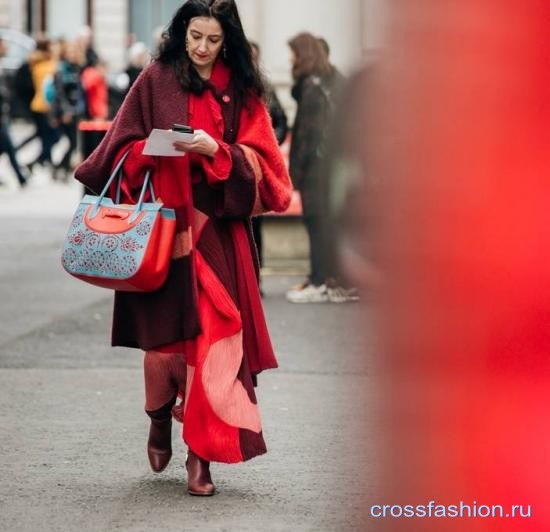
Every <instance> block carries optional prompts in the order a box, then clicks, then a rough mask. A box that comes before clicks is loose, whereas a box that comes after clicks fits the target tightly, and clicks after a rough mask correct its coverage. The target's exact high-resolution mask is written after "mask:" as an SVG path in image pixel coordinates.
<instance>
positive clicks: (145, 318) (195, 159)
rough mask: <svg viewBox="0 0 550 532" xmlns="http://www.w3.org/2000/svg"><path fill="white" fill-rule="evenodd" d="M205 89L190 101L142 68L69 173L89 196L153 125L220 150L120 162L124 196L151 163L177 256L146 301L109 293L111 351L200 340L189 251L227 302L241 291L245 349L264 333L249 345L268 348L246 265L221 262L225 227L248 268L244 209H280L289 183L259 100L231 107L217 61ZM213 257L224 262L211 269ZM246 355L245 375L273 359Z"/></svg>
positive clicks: (166, 70)
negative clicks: (188, 132)
mask: <svg viewBox="0 0 550 532" xmlns="http://www.w3.org/2000/svg"><path fill="white" fill-rule="evenodd" d="M211 82H212V84H213V85H214V87H213V88H212V90H211V91H210V90H207V91H206V92H205V93H204V94H203V95H201V96H198V97H197V96H193V95H190V94H187V93H185V92H184V91H183V89H182V88H181V86H180V85H179V82H178V81H177V79H176V76H175V73H174V71H173V69H172V67H171V66H168V65H163V64H161V63H158V62H155V63H153V64H151V65H150V66H149V67H148V68H146V69H145V70H144V71H143V72H142V74H141V75H140V77H139V78H138V80H137V81H136V83H135V84H134V85H133V86H132V89H131V90H130V92H129V94H128V96H127V97H126V99H125V101H124V103H123V105H122V107H121V109H120V111H119V112H118V114H117V116H116V117H115V120H114V122H113V124H112V127H111V129H110V130H109V132H108V133H107V135H106V136H105V138H104V139H103V141H102V143H101V144H100V145H99V146H98V148H97V149H96V150H95V151H94V152H93V153H92V154H91V155H90V157H88V159H87V160H86V161H84V162H83V163H82V164H81V165H80V166H79V167H78V169H77V171H76V178H77V179H78V180H79V181H81V182H82V183H83V184H84V185H86V186H87V187H89V188H90V189H92V190H94V191H95V192H98V191H99V190H100V189H101V188H102V187H103V185H104V183H105V182H106V180H107V178H108V175H109V173H110V171H111V168H112V166H113V164H114V162H115V160H116V158H117V157H118V156H119V155H120V153H121V152H122V151H124V148H127V147H129V146H131V145H132V143H135V142H136V141H140V140H143V139H145V138H146V137H147V136H148V135H149V133H150V131H151V130H152V129H153V128H160V129H169V128H171V127H172V125H173V124H174V123H182V124H187V123H191V124H192V125H194V126H195V127H196V128H198V127H201V128H202V129H205V130H207V131H209V133H210V134H212V135H213V136H214V138H216V140H217V141H218V142H219V144H220V150H219V152H218V154H217V156H216V157H215V158H214V160H212V159H210V158H207V157H204V156H196V155H192V156H191V157H189V156H186V157H158V158H157V157H155V158H150V160H149V161H148V162H147V161H145V162H144V160H143V159H144V158H143V156H140V155H139V149H137V150H133V152H134V151H137V152H138V153H136V154H135V156H134V157H132V155H134V153H132V154H131V156H130V157H129V158H128V162H127V164H126V165H125V168H126V170H127V173H128V174H129V177H130V180H129V185H128V184H127V185H126V187H125V188H126V190H127V191H128V188H130V189H131V188H135V187H136V186H139V184H140V180H141V179H142V175H143V173H142V170H143V165H144V164H151V160H152V161H153V163H152V164H153V166H154V167H155V172H154V177H153V182H154V185H155V191H156V194H157V196H159V197H160V198H161V199H162V201H163V202H164V204H165V205H166V206H167V207H172V208H174V209H175V210H176V219H177V232H178V236H177V239H176V245H177V246H179V249H178V250H175V252H174V256H173V259H172V261H171V267H170V273H169V276H168V280H167V282H166V284H165V285H164V286H163V287H162V288H161V289H160V290H158V291H157V292H153V293H147V294H136V293H129V292H116V294H115V309H114V317H113V332H112V343H113V345H123V346H127V347H139V348H142V349H152V348H157V347H159V346H164V345H167V344H172V343H175V342H180V341H184V340H188V339H192V338H195V337H196V336H197V335H198V334H199V333H200V331H201V324H200V320H199V317H198V308H197V278H196V265H195V261H194V257H193V247H194V245H196V246H198V247H202V248H204V249H203V256H208V257H209V258H208V261H209V263H211V264H212V265H213V267H214V269H215V270H216V271H217V273H218V277H219V278H221V279H222V280H223V282H224V284H225V285H226V286H228V287H229V291H230V292H231V293H232V294H233V297H234V298H235V299H236V300H239V299H242V298H243V297H244V295H245V294H246V296H247V297H246V299H247V300H248V301H245V302H241V301H239V306H241V305H244V306H245V307H249V308H250V312H248V314H250V315H249V316H248V319H250V320H251V323H250V324H249V325H250V327H248V326H245V328H244V335H245V343H249V344H250V345H252V343H254V342H256V340H251V339H250V338H249V337H250V336H257V331H258V330H259V331H262V330H265V335H264V334H263V333H260V334H259V336H260V338H259V339H257V341H258V342H260V343H265V342H266V341H267V343H268V337H267V329H266V328H265V321H264V318H263V313H262V314H261V316H258V315H257V314H258V307H259V309H260V310H261V304H259V295H258V288H257V282H256V281H255V282H254V284H253V286H252V283H251V280H250V279H244V280H243V279H241V283H240V284H239V281H238V277H239V275H241V274H242V273H243V271H245V270H249V268H245V269H241V270H240V271H237V270H236V267H234V266H233V264H228V263H227V261H226V258H227V257H228V256H230V255H231V254H233V255H234V253H235V249H237V247H238V246H236V242H235V237H234V236H231V235H230V233H232V230H231V229H230V228H231V225H232V223H233V222H232V221H233V220H234V221H237V220H238V221H239V225H240V226H241V227H243V228H244V234H246V235H247V238H248V246H249V248H250V249H251V257H252V259H251V261H252V262H251V265H252V271H253V269H254V267H257V264H256V260H255V256H256V253H255V246H254V244H253V241H252V240H251V236H250V231H249V229H248V226H249V223H248V221H249V217H250V216H251V214H252V213H253V211H256V212H262V211H266V210H274V211H283V210H285V209H286V208H287V207H288V204H289V202H290V195H291V184H290V179H289V177H288V172H287V169H286V166H285V164H284V161H283V158H282V156H281V153H280V151H279V148H278V146H277V141H276V139H275V137H274V133H273V129H272V127H271V121H270V118H269V114H268V112H267V109H266V106H265V105H264V103H263V102H261V101H260V100H259V99H258V98H256V97H253V96H251V97H249V99H248V101H247V102H244V104H243V102H240V101H238V98H236V96H235V94H234V91H233V90H232V87H231V83H230V76H229V72H228V70H227V68H226V67H225V66H223V65H222V64H221V63H218V64H217V65H216V67H215V69H214V72H213V75H212V78H211ZM224 85H226V86H224ZM205 108H209V109H210V111H211V112H210V113H208V112H207V113H206V121H205V119H204V110H205ZM197 210H198V211H200V212H202V213H204V214H206V216H207V217H208V220H209V224H208V226H207V228H206V231H203V236H204V241H203V242H202V243H201V242H196V241H195V242H194V241H193V239H192V238H189V236H190V233H191V231H189V229H190V228H191V227H192V226H193V223H194V218H195V212H196V211H197ZM239 233H240V231H239ZM228 249H229V250H230V251H229V252H228V251H227V250H228ZM240 249H242V246H240ZM231 250H232V251H231ZM222 255H223V257H224V259H223V260H222V261H221V263H219V264H218V262H220V261H219V259H220V257H221V256H222ZM229 262H231V261H229ZM243 283H244V284H243ZM244 285H246V286H247V288H246V289H244V288H243V286H244ZM241 292H242V293H241ZM239 293H241V294H240V295H241V297H240V298H239V295H238V294H239ZM250 298H252V300H253V301H249V300H250ZM254 309H255V310H254ZM244 314H245V315H246V314H247V311H246V310H245V311H244ZM254 314H256V315H254ZM243 318H246V316H243ZM264 336H265V338H264V339H262V338H263V337H264ZM248 351H249V353H247V354H248V355H249V358H250V361H251V369H252V371H253V373H257V372H259V371H261V370H262V369H265V367H272V366H273V363H274V358H273V357H272V355H269V354H268V355H266V357H263V355H262V352H263V351H262V348H259V349H258V348H252V347H251V348H250V349H249V350H248ZM267 351H268V352H269V351H270V348H269V349H267ZM264 358H265V360H264Z"/></svg>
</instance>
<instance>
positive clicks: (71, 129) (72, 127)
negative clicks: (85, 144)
mask: <svg viewBox="0 0 550 532" xmlns="http://www.w3.org/2000/svg"><path fill="white" fill-rule="evenodd" d="M59 129H60V132H61V134H62V135H64V136H66V137H67V140H68V141H69V147H68V148H67V151H66V152H65V155H63V157H62V159H61V161H60V162H59V164H57V165H56V166H57V167H58V168H63V169H64V170H66V171H67V172H68V171H69V170H70V169H71V158H72V156H73V153H74V152H75V151H76V147H77V122H76V120H71V121H70V122H69V123H68V124H64V123H61V125H60V127H59Z"/></svg>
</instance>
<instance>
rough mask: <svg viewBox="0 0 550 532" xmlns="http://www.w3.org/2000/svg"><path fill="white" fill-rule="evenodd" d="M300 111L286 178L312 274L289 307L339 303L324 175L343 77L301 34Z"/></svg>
mask: <svg viewBox="0 0 550 532" xmlns="http://www.w3.org/2000/svg"><path fill="white" fill-rule="evenodd" d="M289 47H290V50H291V61H292V77H293V79H294V85H293V87H292V96H293V98H294V99H295V100H296V103H297V105H298V107H297V112H296V118H295V120H294V125H293V127H292V142H291V146H290V177H291V178H292V182H293V184H294V186H295V188H296V189H298V191H299V192H300V196H301V199H302V213H303V221H304V225H305V227H306V230H307V234H308V238H309V245H310V274H309V277H308V279H307V280H306V281H305V282H304V283H303V284H302V285H300V286H297V287H295V288H293V289H292V290H290V291H288V292H287V294H286V297H287V299H288V301H290V302H291V303H323V302H327V301H334V302H340V301H341V294H340V288H341V287H339V286H337V285H336V283H335V281H333V277H334V272H333V271H332V267H331V265H332V264H333V263H334V261H333V257H328V256H327V249H333V248H332V247H331V246H328V242H327V237H328V234H329V232H328V231H327V227H326V224H327V214H328V212H329V203H328V202H329V197H328V196H329V192H328V191H329V188H330V187H329V183H328V179H327V176H326V175H324V174H323V163H324V160H325V158H326V156H327V148H328V143H329V134H330V128H331V124H332V122H333V119H334V115H335V102H336V100H337V93H338V90H339V88H340V85H341V84H342V76H341V75H340V74H339V73H338V71H337V70H336V69H335V68H334V67H333V66H332V65H331V64H330V62H329V59H328V56H327V53H326V51H325V49H324V47H323V45H322V43H321V42H320V40H319V39H318V38H317V37H315V36H313V35H312V34H310V33H301V34H299V35H297V36H295V37H294V38H293V39H291V40H290V41H289Z"/></svg>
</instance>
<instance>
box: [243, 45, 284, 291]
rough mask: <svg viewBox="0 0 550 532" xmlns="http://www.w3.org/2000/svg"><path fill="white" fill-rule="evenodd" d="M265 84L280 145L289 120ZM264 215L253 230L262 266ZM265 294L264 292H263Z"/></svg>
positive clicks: (256, 50)
mask: <svg viewBox="0 0 550 532" xmlns="http://www.w3.org/2000/svg"><path fill="white" fill-rule="evenodd" d="M250 46H251V47H252V59H253V60H254V63H255V64H256V65H257V66H258V68H259V64H260V46H259V45H258V43H256V42H253V41H250ZM264 85H265V88H266V102H267V105H268V109H269V116H270V117H271V124H272V126H273V131H274V132H275V137H276V138H277V142H278V143H279V146H280V145H281V144H282V143H283V142H284V141H285V139H286V136H287V134H288V120H287V117H286V113H285V110H284V109H283V106H282V105H281V102H280V101H279V98H278V96H277V93H276V92H275V87H273V85H272V84H271V83H269V81H267V80H266V79H265V78H264ZM262 219H263V217H262V216H254V218H252V231H253V233H254V241H255V242H256V247H257V248H258V257H259V259H260V266H263V264H264V260H263V240H262ZM262 294H263V292H262Z"/></svg>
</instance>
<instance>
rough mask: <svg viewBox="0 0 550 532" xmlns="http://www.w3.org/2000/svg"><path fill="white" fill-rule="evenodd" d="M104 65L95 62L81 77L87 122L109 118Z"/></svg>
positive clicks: (97, 61) (101, 62)
mask: <svg viewBox="0 0 550 532" xmlns="http://www.w3.org/2000/svg"><path fill="white" fill-rule="evenodd" d="M106 69H107V68H106V63H105V62H104V61H102V60H99V59H98V60H95V61H94V62H93V63H91V64H90V65H89V66H87V67H86V68H85V69H84V70H83V71H82V75H81V82H82V87H83V89H84V94H85V100H86V117H87V118H88V119H89V120H106V119H107V117H108V116H109V90H108V87H107V78H106Z"/></svg>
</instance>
